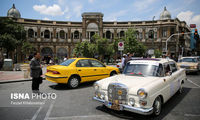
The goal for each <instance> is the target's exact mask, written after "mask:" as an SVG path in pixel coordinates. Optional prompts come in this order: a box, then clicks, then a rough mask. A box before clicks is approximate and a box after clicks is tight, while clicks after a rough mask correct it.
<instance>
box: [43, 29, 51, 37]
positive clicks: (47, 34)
mask: <svg viewBox="0 0 200 120" xmlns="http://www.w3.org/2000/svg"><path fill="white" fill-rule="evenodd" d="M44 38H50V32H49V30H45V31H44Z"/></svg>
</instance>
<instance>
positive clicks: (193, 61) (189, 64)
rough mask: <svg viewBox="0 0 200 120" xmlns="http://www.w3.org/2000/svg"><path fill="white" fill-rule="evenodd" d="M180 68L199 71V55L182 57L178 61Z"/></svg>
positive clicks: (187, 70)
mask: <svg viewBox="0 0 200 120" xmlns="http://www.w3.org/2000/svg"><path fill="white" fill-rule="evenodd" d="M177 65H178V67H179V68H185V70H186V72H188V73H189V72H197V73H199V71H200V59H199V57H197V56H194V57H192V56H191V57H182V58H181V59H179V60H178V63H177Z"/></svg>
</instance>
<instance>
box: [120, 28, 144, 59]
mask: <svg viewBox="0 0 200 120" xmlns="http://www.w3.org/2000/svg"><path fill="white" fill-rule="evenodd" d="M122 40H123V41H124V43H125V45H124V52H125V53H135V56H138V57H142V56H143V55H144V53H145V51H146V47H145V46H144V45H143V44H142V43H140V42H139V41H137V40H136V31H135V30H134V29H128V31H127V32H125V36H124V37H123V38H122Z"/></svg>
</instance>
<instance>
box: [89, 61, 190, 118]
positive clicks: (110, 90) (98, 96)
mask: <svg viewBox="0 0 200 120" xmlns="http://www.w3.org/2000/svg"><path fill="white" fill-rule="evenodd" d="M186 79H187V78H186V74H185V70H184V69H181V68H180V69H178V68H177V65H176V62H175V61H173V60H171V59H138V60H134V61H130V62H128V63H127V65H126V67H125V69H124V71H123V74H121V75H115V76H113V77H109V78H105V79H102V80H100V81H97V82H95V83H94V89H95V96H94V97H93V99H94V100H96V101H99V102H101V103H103V105H105V106H106V107H108V108H111V109H114V110H126V111H130V112H134V113H138V114H143V115H150V114H154V115H159V114H160V112H161V105H162V104H163V103H165V102H166V101H167V100H168V99H169V98H171V97H172V96H173V95H174V94H175V93H176V92H177V91H179V92H181V91H182V84H183V83H184V80H186Z"/></svg>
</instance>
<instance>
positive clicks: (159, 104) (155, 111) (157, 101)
mask: <svg viewBox="0 0 200 120" xmlns="http://www.w3.org/2000/svg"><path fill="white" fill-rule="evenodd" d="M161 109H162V102H161V98H160V97H159V96H158V97H157V98H156V99H155V101H154V104H153V115H154V116H158V115H160V113H161Z"/></svg>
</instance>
